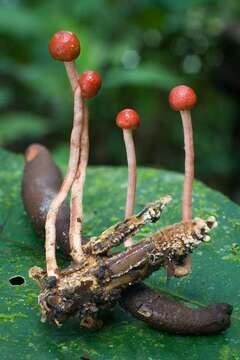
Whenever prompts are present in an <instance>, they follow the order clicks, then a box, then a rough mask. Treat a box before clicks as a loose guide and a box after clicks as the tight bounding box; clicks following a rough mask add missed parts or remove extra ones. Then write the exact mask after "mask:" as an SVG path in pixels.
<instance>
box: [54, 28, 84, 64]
mask: <svg viewBox="0 0 240 360" xmlns="http://www.w3.org/2000/svg"><path fill="white" fill-rule="evenodd" d="M48 49H49V52H50V54H51V55H52V57H53V58H54V59H55V60H60V61H73V60H75V59H76V58H77V57H78V56H79V54H80V42H79V39H78V37H77V36H76V34H74V33H73V32H71V31H59V32H57V33H55V34H54V35H53V37H52V38H51V40H50V41H49V44H48Z"/></svg>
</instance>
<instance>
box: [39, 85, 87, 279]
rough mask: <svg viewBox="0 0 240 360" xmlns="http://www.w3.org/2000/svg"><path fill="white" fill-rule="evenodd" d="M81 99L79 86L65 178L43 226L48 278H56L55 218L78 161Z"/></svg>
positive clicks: (76, 92) (75, 98)
mask: <svg viewBox="0 0 240 360" xmlns="http://www.w3.org/2000/svg"><path fill="white" fill-rule="evenodd" d="M82 106H83V104H82V99H81V89H80V87H79V86H77V87H76V90H75V92H74V120H73V129H72V133H71V141H70V155H69V161H68V168H67V173H66V176H65V178H64V180H63V183H62V186H61V188H60V190H59V192H58V194H57V196H56V197H55V198H54V200H53V201H52V203H51V205H50V208H49V211H48V214H47V219H46V224H45V230H46V242H45V249H46V265H47V274H48V276H56V277H57V270H58V266H57V261H56V228H55V225H56V218H57V214H58V210H59V208H60V206H61V205H62V203H63V201H64V200H65V199H66V197H67V194H68V192H69V189H70V188H71V186H72V183H73V180H74V177H75V175H76V171H77V166H78V161H79V149H80V136H81V130H82V113H83V108H82Z"/></svg>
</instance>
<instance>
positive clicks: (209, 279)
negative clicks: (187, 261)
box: [0, 151, 240, 360]
mask: <svg viewBox="0 0 240 360" xmlns="http://www.w3.org/2000/svg"><path fill="white" fill-rule="evenodd" d="M0 161H1V171H0V183H1V189H0V219H1V234H0V236H1V241H0V264H1V267H0V298H1V303H0V349H1V359H2V360H5V359H20V360H21V359H24V360H26V359H34V360H40V359H51V360H57V359H59V360H62V359H71V360H79V359H81V357H82V356H83V355H85V356H86V357H89V358H90V359H91V360H92V359H104V360H110V359H113V360H118V359H119V360H125V359H126V360H127V359H148V360H151V359H152V360H157V359H161V360H165V359H168V360H190V359H191V360H202V359H205V358H206V359H214V360H218V359H219V360H225V359H229V360H230V359H235V360H236V359H239V353H240V336H239V335H240V307H239V299H240V291H239V276H240V262H239V260H238V261H235V258H236V259H237V258H238V259H239V246H237V245H236V244H237V243H238V242H239V231H240V208H239V206H237V205H235V204H234V203H232V202H231V201H229V200H228V199H227V198H226V197H224V196H223V195H221V194H219V193H218V192H216V191H213V190H211V189H209V188H207V187H206V186H204V185H202V184H201V183H199V182H195V187H194V202H193V204H194V215H197V216H202V217H204V216H207V215H215V216H217V218H218V221H219V227H218V228H217V229H216V231H215V232H214V234H213V237H212V241H211V242H210V243H209V244H206V245H202V246H201V247H200V248H199V250H197V251H196V252H195V254H194V256H193V272H192V274H191V275H190V276H188V277H187V278H185V279H180V280H178V279H172V280H171V282H170V284H169V285H167V284H166V282H165V278H166V276H165V274H164V271H163V270H161V271H158V272H156V273H155V274H153V275H152V276H151V278H150V279H149V280H148V283H149V284H151V286H153V287H154V288H158V289H160V288H161V289H162V290H163V291H165V292H167V293H170V294H172V295H174V296H175V297H176V298H178V299H179V301H180V300H181V301H185V302H186V303H188V304H189V305H195V304H208V303H210V302H229V303H231V304H232V305H233V306H234V313H233V316H232V326H231V328H230V329H229V330H227V331H226V332H225V333H223V334H220V335H215V336H209V337H190V336H189V337H179V336H172V335H168V334H164V333H161V332H158V331H156V330H154V329H151V328H149V327H147V326H146V325H145V324H144V323H143V322H140V321H138V320H136V319H133V318H132V317H131V316H130V315H128V314H126V313H125V312H124V311H123V310H122V309H121V308H119V307H116V308H115V309H113V310H112V311H109V312H108V315H107V317H106V319H105V325H104V327H103V328H102V329H101V330H100V331H98V332H89V331H87V330H85V329H83V328H80V326H79V324H78V322H77V321H76V320H69V321H68V322H66V323H65V324H64V325H63V326H62V327H61V328H56V327H54V326H53V325H50V324H46V323H45V324H43V323H41V322H40V311H39V307H38V304H37V296H38V289H37V288H36V285H35V283H33V282H32V281H31V280H30V279H29V278H28V269H29V268H30V267H31V266H33V265H38V266H44V245H43V241H42V240H41V239H39V238H37V237H36V236H35V234H34V232H33V230H32V228H31V226H30V224H29V220H28V218H27V216H26V214H25V213H24V210H23V206H22V202H21V197H20V182H21V176H22V169H23V158H22V157H21V156H16V155H13V154H10V153H7V152H5V151H0ZM138 178H139V182H138V194H137V204H136V210H139V209H141V207H142V206H143V204H145V203H146V202H149V201H151V200H154V199H157V198H159V197H160V196H162V195H163V194H167V193H170V194H172V196H173V202H172V204H170V205H169V206H168V209H167V210H166V212H165V214H164V215H163V217H162V219H161V221H160V222H159V224H155V225H153V226H148V227H147V228H146V229H144V231H143V232H142V236H146V235H148V234H149V233H150V232H152V231H154V230H155V229H157V228H159V227H160V226H166V225H167V224H172V223H174V222H177V221H179V220H180V208H181V200H180V199H181V188H182V181H183V177H182V175H179V174H176V173H174V172H167V171H157V170H154V169H150V168H142V169H140V170H139V176H138ZM126 185H127V169H126V168H116V167H115V168H111V167H92V168H90V169H89V171H88V177H87V184H86V196H85V202H84V204H85V206H84V210H85V233H86V235H94V234H98V233H99V232H101V231H102V230H103V229H104V228H106V227H107V226H109V225H111V224H112V223H113V222H115V221H117V220H119V219H121V218H122V217H123V209H124V202H125V190H126ZM113 199H114V201H113ZM139 237H141V236H139ZM16 274H18V275H21V276H23V277H24V278H25V284H24V285H22V286H11V285H10V284H9V278H11V277H12V276H14V275H16Z"/></svg>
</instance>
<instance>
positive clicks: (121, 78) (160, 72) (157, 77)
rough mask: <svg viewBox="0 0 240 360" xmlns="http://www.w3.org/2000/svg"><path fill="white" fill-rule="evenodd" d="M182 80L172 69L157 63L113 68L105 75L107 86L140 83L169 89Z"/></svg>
mask: <svg viewBox="0 0 240 360" xmlns="http://www.w3.org/2000/svg"><path fill="white" fill-rule="evenodd" d="M181 82H182V79H181V78H180V77H179V76H177V75H174V73H173V72H172V71H169V70H167V69H166V68H164V67H162V66H159V65H155V64H144V65H140V66H139V67H137V68H136V69H134V70H124V69H113V70H109V71H108V73H107V74H106V76H105V82H104V83H105V86H106V87H117V86H126V85H140V86H151V87H159V88H160V89H164V90H169V89H170V88H171V87H172V86H174V85H176V84H179V83H181Z"/></svg>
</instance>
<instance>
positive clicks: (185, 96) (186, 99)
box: [169, 85, 197, 277]
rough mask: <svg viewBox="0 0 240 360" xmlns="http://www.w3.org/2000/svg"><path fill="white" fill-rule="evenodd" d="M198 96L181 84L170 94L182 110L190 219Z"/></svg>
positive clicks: (182, 269) (185, 214)
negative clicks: (192, 111)
mask: <svg viewBox="0 0 240 360" xmlns="http://www.w3.org/2000/svg"><path fill="white" fill-rule="evenodd" d="M196 101H197V96H196V94H195V92H194V90H193V89H192V88H190V87H189V86H185V85H179V86H176V87H175V88H173V89H172V90H171V92H170V94H169V103H170V106H171V107H172V108H173V110H175V111H180V114H181V118H182V124H183V133H184V148H185V178H184V186H183V197H182V219H183V221H184V222H185V221H189V220H191V219H192V191H193V179H194V146H193V131H192V120H191V113H190V110H191V109H192V108H193V106H194V105H195V104H196ZM191 265H192V260H191V257H190V256H188V257H187V258H186V259H185V261H184V264H183V265H181V266H180V265H179V266H176V267H175V276H179V277H180V276H185V275H187V274H188V273H189V272H190V270H191Z"/></svg>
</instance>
